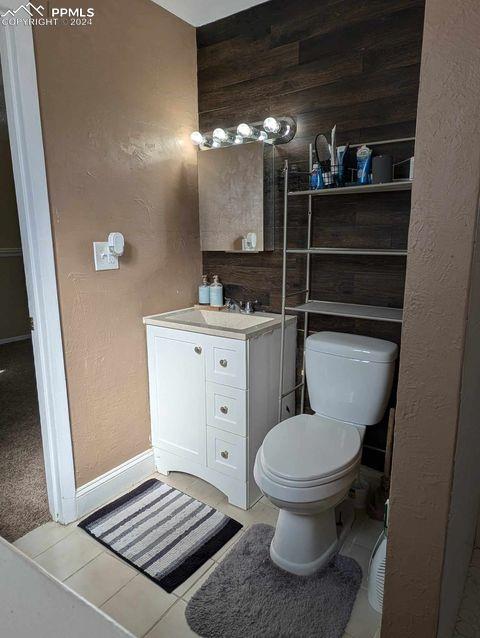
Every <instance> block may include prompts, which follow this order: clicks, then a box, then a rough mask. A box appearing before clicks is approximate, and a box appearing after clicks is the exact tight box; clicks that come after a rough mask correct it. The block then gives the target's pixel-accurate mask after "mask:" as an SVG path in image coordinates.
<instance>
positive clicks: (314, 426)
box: [262, 414, 361, 482]
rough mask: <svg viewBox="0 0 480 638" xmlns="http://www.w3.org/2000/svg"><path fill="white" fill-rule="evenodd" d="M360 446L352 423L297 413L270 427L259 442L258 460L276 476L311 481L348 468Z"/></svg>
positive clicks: (358, 435)
mask: <svg viewBox="0 0 480 638" xmlns="http://www.w3.org/2000/svg"><path fill="white" fill-rule="evenodd" d="M360 447H361V437H360V433H359V431H358V430H357V428H356V427H355V426H353V425H348V424H347V423H345V424H344V423H339V422H338V421H334V420H333V419H329V418H328V417H322V416H318V415H313V416H310V415H308V414H301V415H299V416H295V417H292V418H291V419H287V420H286V421H282V422H281V423H279V424H278V425H276V426H275V427H274V428H273V429H272V430H270V432H269V433H268V434H267V436H266V437H265V440H264V441H263V445H262V463H263V466H264V467H265V468H266V469H267V470H268V471H269V472H271V473H272V474H274V475H275V476H278V477H280V478H283V479H288V480H290V481H299V482H300V481H314V480H317V479H324V478H326V477H328V476H332V475H335V474H338V473H339V472H341V471H342V470H343V469H345V468H349V467H350V466H351V465H352V463H353V462H354V461H355V460H356V458H357V457H358V454H359V452H360Z"/></svg>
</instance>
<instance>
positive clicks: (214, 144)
mask: <svg viewBox="0 0 480 638" xmlns="http://www.w3.org/2000/svg"><path fill="white" fill-rule="evenodd" d="M219 146H220V142H219V141H218V140H213V142H212V148H218V147H219Z"/></svg>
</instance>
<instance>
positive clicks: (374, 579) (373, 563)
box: [368, 532, 387, 614]
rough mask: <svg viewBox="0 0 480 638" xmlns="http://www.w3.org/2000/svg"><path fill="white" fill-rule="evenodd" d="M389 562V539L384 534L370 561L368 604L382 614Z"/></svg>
mask: <svg viewBox="0 0 480 638" xmlns="http://www.w3.org/2000/svg"><path fill="white" fill-rule="evenodd" d="M386 561H387V537H386V536H385V533H384V532H382V534H381V536H380V538H379V539H378V541H377V543H376V545H375V548H374V550H373V552H372V557H371V559H370V569H369V574H368V602H369V603H370V605H371V606H372V607H373V609H375V611H378V613H380V614H381V613H382V609H383V591H384V586H385V565H386Z"/></svg>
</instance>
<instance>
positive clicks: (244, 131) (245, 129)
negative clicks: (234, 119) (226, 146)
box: [237, 122, 253, 137]
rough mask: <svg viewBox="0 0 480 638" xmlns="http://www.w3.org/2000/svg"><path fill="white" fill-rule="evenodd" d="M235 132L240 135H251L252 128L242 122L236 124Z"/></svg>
mask: <svg viewBox="0 0 480 638" xmlns="http://www.w3.org/2000/svg"><path fill="white" fill-rule="evenodd" d="M237 133H238V134H239V135H241V136H242V137H251V136H252V133H253V129H252V127H251V126H249V125H248V124H246V123H245V122H243V123H242V124H239V125H238V126H237Z"/></svg>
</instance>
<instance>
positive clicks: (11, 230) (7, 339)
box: [0, 70, 50, 542]
mask: <svg viewBox="0 0 480 638" xmlns="http://www.w3.org/2000/svg"><path fill="white" fill-rule="evenodd" d="M0 193H1V198H0V299H1V300H2V306H3V310H2V313H1V314H0V536H2V537H3V538H6V539H7V540H8V541H11V542H12V541H15V540H17V539H18V538H20V537H21V536H23V535H24V534H26V533H27V532H29V531H31V530H32V529H34V528H35V527H38V526H40V525H42V524H43V523H45V522H46V521H48V520H49V518H50V512H49V509H48V496H47V484H46V480H45V464H44V459H43V449H42V433H41V427H40V414H39V410H38V398H37V388H36V382H35V368H34V361H33V351H32V343H31V339H30V328H29V314H28V299H27V289H26V285H25V274H24V269H23V258H22V249H21V239H20V228H19V223H18V212H17V203H16V195H15V183H14V179H13V168H12V159H11V153H10V140H9V135H8V124H7V112H6V106H5V98H4V91H3V78H2V74H1V70H0Z"/></svg>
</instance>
